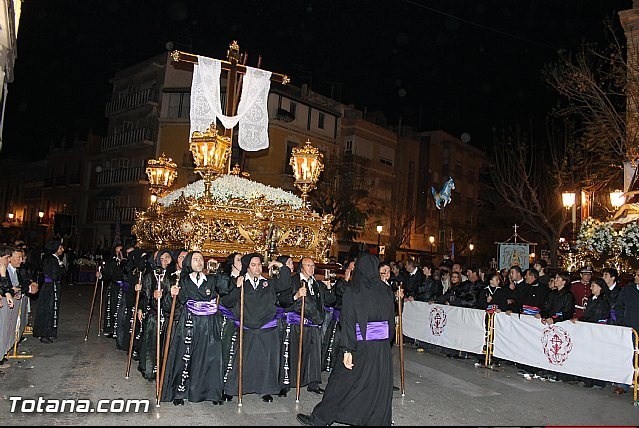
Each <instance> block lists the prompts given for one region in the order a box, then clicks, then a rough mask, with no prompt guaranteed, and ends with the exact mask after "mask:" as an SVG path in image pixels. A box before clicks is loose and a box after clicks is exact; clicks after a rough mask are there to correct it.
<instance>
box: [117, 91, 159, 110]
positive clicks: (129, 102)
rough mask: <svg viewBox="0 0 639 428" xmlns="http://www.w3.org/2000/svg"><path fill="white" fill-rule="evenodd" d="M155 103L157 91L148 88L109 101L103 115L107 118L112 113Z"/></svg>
mask: <svg viewBox="0 0 639 428" xmlns="http://www.w3.org/2000/svg"><path fill="white" fill-rule="evenodd" d="M157 102H158V90H157V89H155V88H148V89H144V90H142V91H138V92H133V93H132V94H129V95H125V96H121V97H119V98H117V99H115V100H112V101H110V102H109V103H108V104H107V105H106V110H105V113H106V115H107V116H110V115H112V114H114V113H118V112H121V111H124V110H128V109H132V108H135V107H139V106H141V105H144V104H148V103H157Z"/></svg>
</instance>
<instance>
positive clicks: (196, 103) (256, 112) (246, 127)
mask: <svg viewBox="0 0 639 428" xmlns="http://www.w3.org/2000/svg"><path fill="white" fill-rule="evenodd" d="M221 73H222V63H221V61H220V60H218V59H214V58H207V57H203V56H199V55H198V63H197V64H196V65H195V68H194V70H193V82H192V85H191V134H190V135H193V132H194V131H200V132H204V131H206V130H207V129H208V128H209V126H210V125H211V123H216V121H217V120H219V121H220V122H221V123H222V125H223V126H224V127H225V128H226V129H231V128H233V127H234V126H235V125H237V124H238V122H239V124H240V129H239V134H238V143H239V145H240V148H242V149H243V150H247V151H257V150H262V149H265V148H267V147H268V145H269V141H268V109H267V101H268V92H269V90H270V88H271V72H270V71H265V70H260V69H258V68H252V67H246V74H245V75H244V81H243V84H242V93H241V95H240V102H239V104H238V107H237V115H236V116H226V115H225V114H223V113H222V103H221V102H220V75H221Z"/></svg>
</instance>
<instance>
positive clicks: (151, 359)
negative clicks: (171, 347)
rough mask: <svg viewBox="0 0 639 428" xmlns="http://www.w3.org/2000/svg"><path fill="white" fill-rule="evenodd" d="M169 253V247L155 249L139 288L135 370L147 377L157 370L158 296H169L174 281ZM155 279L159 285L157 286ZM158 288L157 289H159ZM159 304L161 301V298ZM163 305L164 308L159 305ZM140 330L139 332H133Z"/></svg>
mask: <svg viewBox="0 0 639 428" xmlns="http://www.w3.org/2000/svg"><path fill="white" fill-rule="evenodd" d="M172 257H173V256H172V254H171V252H170V251H169V250H166V249H164V250H160V251H157V252H156V254H155V257H154V258H153V261H152V262H151V266H152V268H151V269H149V270H148V272H146V274H145V275H144V277H143V279H142V291H141V292H140V301H139V302H138V314H139V315H138V320H139V319H140V318H143V319H142V321H141V322H140V323H139V324H138V325H141V326H142V335H141V338H140V344H139V349H140V351H139V354H140V363H139V365H138V370H139V371H140V373H142V376H144V378H145V379H147V380H154V379H155V376H156V373H157V363H156V361H155V360H156V358H157V357H156V355H157V348H156V347H157V330H156V329H157V325H158V322H157V319H158V304H157V302H158V300H157V299H158V297H159V298H160V299H162V298H164V297H165V296H168V295H169V294H170V293H169V290H170V288H171V285H173V284H174V283H175V282H172V281H171V280H172V279H173V278H174V277H172V276H171V273H172V271H173V270H174V268H175V265H174V264H173V258H172ZM158 279H160V286H159V287H158ZM158 288H159V291H158ZM161 303H162V304H161V305H160V306H161V308H162V306H163V304H164V302H163V301H162V302H161ZM162 309H163V308H162ZM165 312H166V310H162V311H160V340H161V341H162V342H161V344H160V345H161V346H160V357H161V354H162V352H163V351H164V346H163V344H164V330H165V329H166V327H165V319H166V316H165V314H164V313H165ZM136 330H138V329H137V328H136ZM136 334H139V332H136Z"/></svg>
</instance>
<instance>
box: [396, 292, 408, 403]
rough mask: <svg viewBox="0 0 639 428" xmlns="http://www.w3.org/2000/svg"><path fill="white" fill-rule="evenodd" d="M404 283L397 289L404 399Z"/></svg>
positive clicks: (403, 392) (401, 379)
mask: <svg viewBox="0 0 639 428" xmlns="http://www.w3.org/2000/svg"><path fill="white" fill-rule="evenodd" d="M401 291H402V283H401V282H400V283H399V287H398V289H397V314H398V316H397V319H398V322H397V324H398V325H399V378H400V382H401V391H402V397H404V396H405V395H406V385H405V379H404V329H403V328H402V302H403V300H404V298H403V297H401V294H402V293H401Z"/></svg>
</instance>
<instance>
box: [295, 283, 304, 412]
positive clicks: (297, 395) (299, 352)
mask: <svg viewBox="0 0 639 428" xmlns="http://www.w3.org/2000/svg"><path fill="white" fill-rule="evenodd" d="M304 282H305V283H306V281H304ZM304 286H305V284H304V285H302V287H304ZM305 297H306V296H302V308H301V309H300V343H299V346H298V347H297V377H296V379H295V388H296V391H295V402H296V403H299V402H300V382H301V378H302V343H303V340H304V305H305V301H306V298H305Z"/></svg>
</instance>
